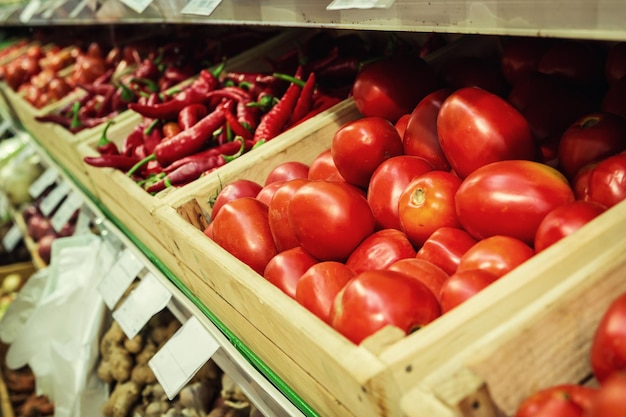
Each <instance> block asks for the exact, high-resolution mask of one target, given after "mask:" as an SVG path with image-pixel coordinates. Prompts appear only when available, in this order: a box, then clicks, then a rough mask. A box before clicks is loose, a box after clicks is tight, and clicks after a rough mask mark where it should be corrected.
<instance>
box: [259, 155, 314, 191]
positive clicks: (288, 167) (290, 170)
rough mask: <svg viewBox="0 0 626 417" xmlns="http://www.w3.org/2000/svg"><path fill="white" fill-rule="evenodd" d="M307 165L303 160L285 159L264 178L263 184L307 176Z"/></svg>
mask: <svg viewBox="0 0 626 417" xmlns="http://www.w3.org/2000/svg"><path fill="white" fill-rule="evenodd" d="M308 177H309V166H308V165H307V164H305V163H304V162H299V161H286V162H283V163H281V164H278V165H277V166H275V167H274V169H272V170H271V171H270V173H269V174H268V175H267V178H265V185H268V184H271V183H273V182H276V181H289V180H293V179H296V178H308Z"/></svg>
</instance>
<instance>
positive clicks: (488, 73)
mask: <svg viewBox="0 0 626 417" xmlns="http://www.w3.org/2000/svg"><path fill="white" fill-rule="evenodd" d="M440 77H441V79H442V80H443V84H444V85H445V86H447V87H450V88H452V89H453V90H457V89H459V88H464V87H479V88H481V89H483V90H485V91H489V92H490V93H493V94H495V95H498V96H500V97H505V96H506V94H507V93H508V91H509V84H508V83H507V81H506V79H505V78H504V75H503V74H502V71H501V70H500V63H499V62H498V61H496V60H493V59H490V58H483V57H476V56H461V57H458V58H455V59H451V60H449V61H448V62H446V63H445V64H444V65H443V67H442V68H441V74H440Z"/></svg>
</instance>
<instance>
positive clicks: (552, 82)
mask: <svg viewBox="0 0 626 417" xmlns="http://www.w3.org/2000/svg"><path fill="white" fill-rule="evenodd" d="M569 89H570V86H569V85H568V84H565V83H564V82H563V80H561V79H559V78H557V77H555V76H552V75H546V74H540V73H535V74H530V75H528V76H527V77H525V78H523V79H521V80H520V81H518V82H517V83H516V84H515V85H514V86H513V88H512V89H511V91H510V92H509V95H508V97H507V101H508V102H509V103H511V104H512V105H513V107H515V108H516V109H518V110H519V111H524V109H526V107H528V105H530V104H531V103H534V102H536V101H538V100H541V99H543V97H544V96H545V95H549V96H556V97H558V94H559V92H561V91H568V90H569Z"/></svg>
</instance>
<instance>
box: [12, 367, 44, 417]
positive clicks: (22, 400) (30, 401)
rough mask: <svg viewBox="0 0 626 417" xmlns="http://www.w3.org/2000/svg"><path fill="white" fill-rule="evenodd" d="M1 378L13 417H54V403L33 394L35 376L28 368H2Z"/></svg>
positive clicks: (42, 396)
mask: <svg viewBox="0 0 626 417" xmlns="http://www.w3.org/2000/svg"><path fill="white" fill-rule="evenodd" d="M2 376H3V379H4V382H5V384H6V388H7V393H8V400H9V402H10V405H11V408H12V409H13V410H14V414H15V417H33V416H41V417H43V416H54V403H52V402H51V401H50V399H49V398H48V397H47V396H45V395H38V394H37V393H36V392H35V382H36V381H35V376H34V374H33V372H32V370H31V369H30V368H29V367H28V366H25V367H23V368H20V369H8V368H6V367H4V366H3V367H2Z"/></svg>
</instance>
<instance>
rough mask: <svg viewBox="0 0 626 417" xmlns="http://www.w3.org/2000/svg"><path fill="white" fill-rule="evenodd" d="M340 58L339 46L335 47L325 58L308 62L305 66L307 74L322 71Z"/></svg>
mask: <svg viewBox="0 0 626 417" xmlns="http://www.w3.org/2000/svg"><path fill="white" fill-rule="evenodd" d="M338 57H339V47H338V46H337V45H334V46H333V47H332V48H331V50H330V51H329V52H328V53H327V54H326V55H325V56H323V57H321V58H318V59H315V60H313V61H311V62H307V63H306V64H305V65H304V71H305V74H306V73H311V72H318V71H320V70H321V69H323V68H325V67H326V66H328V65H330V63H331V62H333V61H334V60H335V59H337V58H338Z"/></svg>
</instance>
